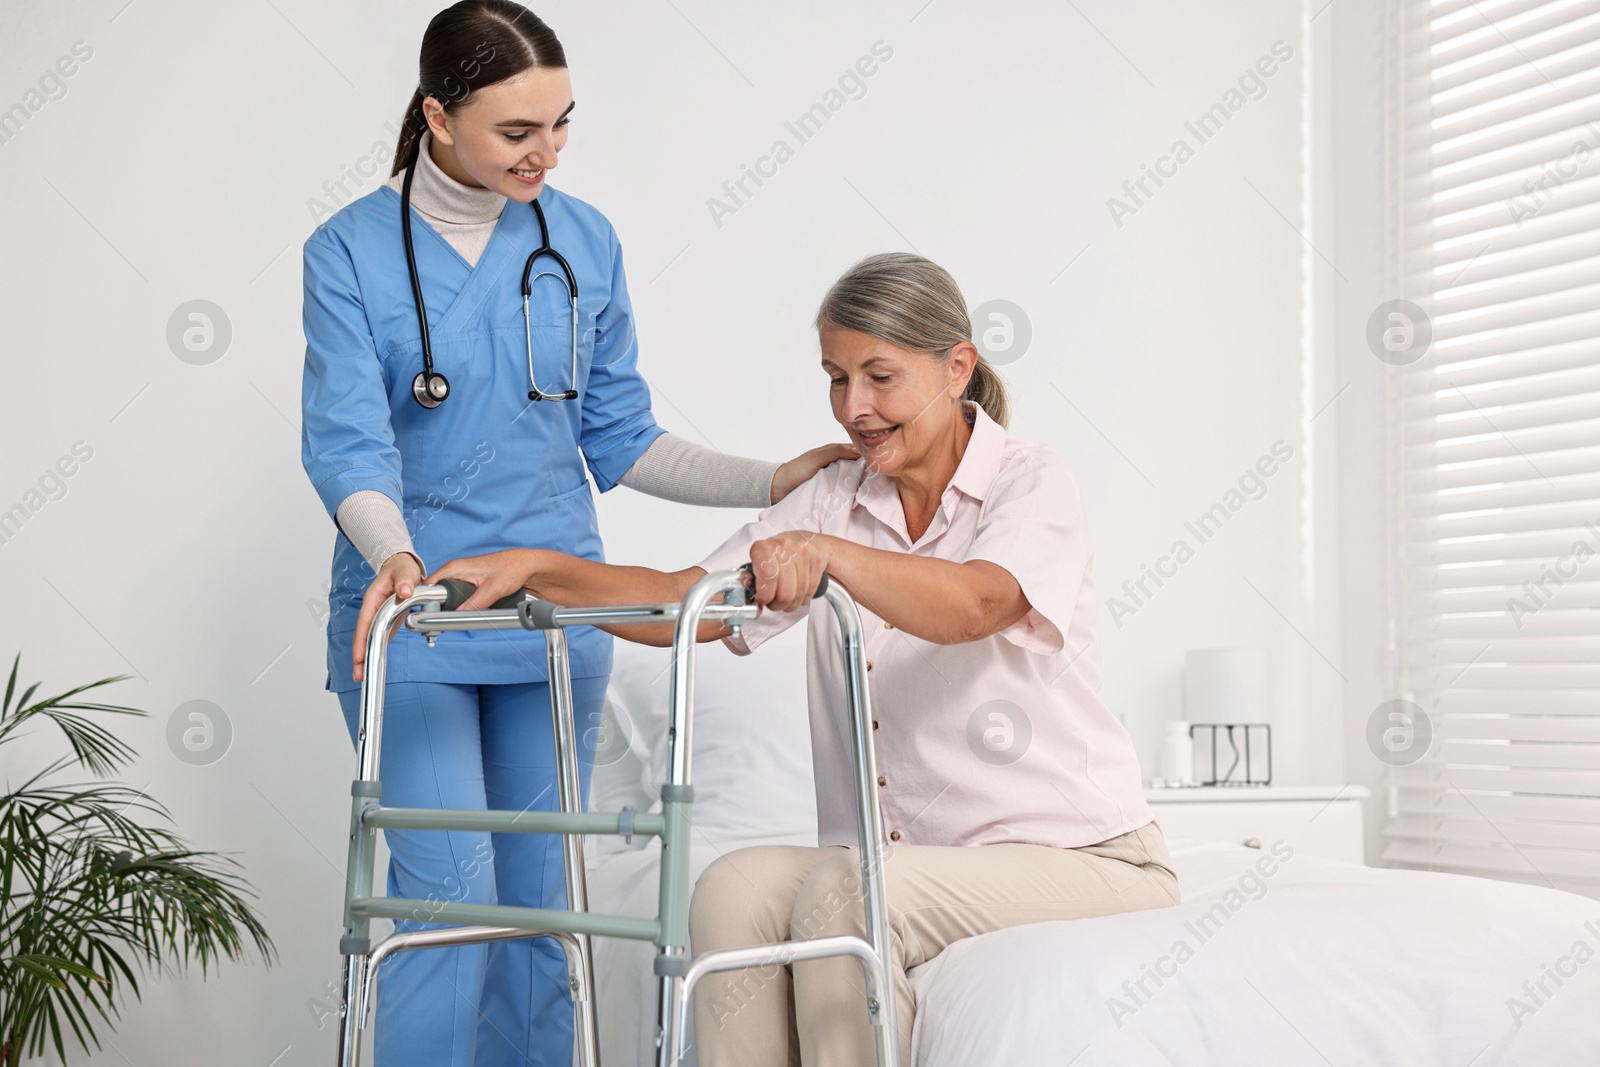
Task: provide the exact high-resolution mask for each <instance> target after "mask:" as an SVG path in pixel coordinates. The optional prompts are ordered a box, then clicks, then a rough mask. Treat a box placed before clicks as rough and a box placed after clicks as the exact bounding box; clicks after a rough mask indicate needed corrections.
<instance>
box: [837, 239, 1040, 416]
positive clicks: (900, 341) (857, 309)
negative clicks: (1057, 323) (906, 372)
mask: <svg viewBox="0 0 1600 1067" xmlns="http://www.w3.org/2000/svg"><path fill="white" fill-rule="evenodd" d="M816 326H817V329H819V330H820V329H822V328H823V327H824V326H833V327H837V328H838V329H841V330H851V331H854V332H855V333H864V334H866V335H867V336H869V337H876V338H878V339H879V340H880V341H887V342H889V343H890V344H892V345H895V346H896V347H898V348H905V349H909V350H911V351H913V352H922V353H924V354H926V355H927V356H929V357H931V358H932V359H934V360H936V361H937V362H940V363H943V362H945V361H946V360H948V359H949V358H950V350H951V349H952V348H954V347H955V346H956V345H958V344H961V343H962V342H963V341H970V340H972V320H971V319H970V318H969V317H968V316H967V302H966V300H965V299H964V298H963V297H962V295H961V287H960V286H958V285H957V284H956V280H955V279H954V278H952V277H951V276H950V272H949V271H947V270H945V269H944V268H943V267H941V266H939V265H938V264H937V263H935V262H933V261H932V260H930V259H926V258H924V257H922V256H918V255H914V254H912V253H910V252H884V253H881V254H879V255H876V256H868V257H867V258H866V259H863V260H862V261H861V262H860V263H857V264H856V265H855V266H853V267H851V268H850V269H849V270H847V271H845V272H844V275H843V276H842V277H840V279H839V280H838V281H836V282H834V283H833V288H831V289H829V290H828V295H827V296H825V297H823V298H822V306H821V307H820V308H818V309H817V318H816ZM963 397H964V399H967V400H974V401H976V402H977V404H978V406H979V407H981V408H983V410H984V411H985V412H987V413H988V415H989V417H990V418H991V419H993V420H994V421H995V422H997V423H999V424H1000V425H1001V426H1004V425H1006V419H1007V417H1008V415H1009V412H1008V410H1007V406H1006V387H1005V383H1004V382H1003V381H1001V380H1000V374H999V372H997V371H996V370H995V369H994V367H992V366H990V365H989V361H988V360H986V359H984V358H983V355H982V354H981V353H980V354H979V356H978V362H977V364H976V365H975V366H974V367H973V369H972V377H971V378H970V379H968V381H967V391H966V393H964V394H963Z"/></svg>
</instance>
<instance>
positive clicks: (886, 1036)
mask: <svg viewBox="0 0 1600 1067" xmlns="http://www.w3.org/2000/svg"><path fill="white" fill-rule="evenodd" d="M743 570H744V572H745V573H744V574H741V572H740V571H735V570H721V571H714V572H712V573H710V574H707V575H705V576H704V577H703V578H701V579H700V580H699V581H697V582H696V583H695V584H694V585H693V586H692V587H691V588H690V589H689V591H688V593H687V594H686V595H685V596H684V599H683V601H682V603H679V604H640V605H628V606H604V607H558V606H556V605H554V604H551V603H549V602H547V601H542V600H538V599H534V598H531V597H527V596H525V595H522V594H518V595H517V596H515V597H511V598H507V599H506V600H504V601H501V602H500V603H497V604H496V605H494V607H493V608H492V609H490V610H487V611H461V610H458V609H459V606H460V605H461V604H462V603H463V602H465V600H466V599H467V597H468V596H470V595H471V594H472V592H473V587H472V586H470V585H468V584H467V583H464V582H452V581H449V580H446V581H445V582H443V583H441V584H438V585H420V586H417V587H416V588H415V590H413V593H412V595H411V596H410V597H408V598H406V599H404V600H397V599H396V598H394V597H390V598H389V599H388V600H387V601H385V602H384V604H383V606H382V607H381V608H380V609H379V611H378V613H377V617H376V618H375V619H374V620H373V623H372V629H371V631H370V633H369V636H368V640H367V655H366V673H365V677H364V678H363V681H362V688H361V707H360V724H359V729H358V733H357V740H356V748H357V775H356V778H355V780H354V781H353V782H352V783H351V788H350V794H351V806H350V839H349V841H350V843H349V856H348V861H347V870H346V878H345V898H344V931H343V936H342V937H341V939H340V942H339V952H340V954H341V955H342V956H343V957H344V980H343V983H342V1002H341V1026H340V1034H339V1047H338V1062H339V1067H356V1065H357V1064H359V1063H360V1055H361V1038H362V1034H363V1031H364V1030H365V1029H366V1026H367V1023H368V1019H369V1018H370V1015H371V1008H372V1002H373V999H374V998H373V996H372V995H371V994H372V992H373V989H374V987H375V985H376V976H377V972H378V969H379V967H380V966H381V965H382V964H383V962H384V960H386V959H388V958H389V957H391V956H393V955H394V954H395V953H397V952H408V951H422V950H427V949H434V948H441V947H447V946H452V945H463V944H474V943H483V942H491V941H507V940H513V939H518V938H525V937H533V936H540V937H552V938H554V939H555V940H556V941H558V942H559V943H560V945H561V947H562V949H563V950H564V952H565V954H566V957H567V965H568V974H569V986H570V988H571V990H572V994H573V1003H574V1012H575V1018H574V1035H575V1036H574V1058H575V1060H576V1061H577V1063H578V1064H579V1065H580V1067H598V1064H599V1059H600V1047H599V1040H600V1037H599V1035H600V1032H601V1030H600V1023H599V1017H600V1012H601V1006H600V1004H599V1003H598V1002H597V997H596V990H595V980H594V958H593V948H594V945H593V941H592V939H594V938H601V939H607V938H614V939H621V940H629V941H632V942H636V943H638V944H640V945H648V946H649V947H650V951H649V953H648V955H649V956H650V957H652V958H651V960H650V962H649V968H648V973H649V974H650V975H651V976H652V978H651V980H652V983H653V984H654V986H655V990H656V998H655V1001H656V1002H655V1010H654V1015H655V1019H656V1025H655V1028H654V1033H653V1035H652V1044H653V1046H654V1047H653V1049H652V1052H651V1054H650V1055H649V1056H648V1057H647V1060H646V1062H652V1061H653V1062H654V1063H656V1064H657V1067H677V1065H679V1064H681V1063H683V1062H684V1061H685V1054H686V1050H687V1047H688V1039H687V1032H688V1020H689V1018H690V1017H691V1015H692V1011H691V1006H692V998H693V996H694V992H695V987H696V986H697V984H698V983H699V982H700V981H701V980H702V979H704V978H706V977H708V976H711V975H715V974H719V973H721V972H725V971H736V970H742V969H745V968H752V967H767V966H771V965H773V964H787V963H790V962H793V961H796V960H807V959H819V958H823V957H828V956H852V957H854V958H855V959H856V960H857V961H858V962H859V963H860V965H861V969H862V974H863V976H864V979H865V983H864V984H865V997H864V1001H865V1008H866V1010H867V1012H868V1013H869V1016H870V1017H871V1019H872V1022H873V1033H874V1040H875V1044H876V1050H877V1061H878V1064H879V1067H898V1060H899V1045H898V1037H897V1033H896V1030H895V1023H894V1019H895V1009H894V984H893V983H892V982H891V981H889V980H888V966H889V960H890V955H889V928H888V912H887V907H886V903H885V900H884V895H883V883H882V872H881V864H882V855H881V847H882V840H883V834H882V827H881V824H880V815H879V810H878V800H877V772H876V770H875V767H874V762H873V753H872V745H871V743H870V741H869V737H870V723H871V719H872V710H871V700H870V695H869V693H868V689H867V684H866V659H865V653H864V650H863V646H862V634H861V620H860V617H859V615H858V614H857V612H856V608H855V604H854V602H853V601H852V600H851V599H850V595H849V594H848V593H847V592H845V590H844V588H843V587H842V586H840V585H839V584H838V583H836V582H831V581H830V580H829V579H828V577H827V576H826V575H824V576H823V579H822V582H821V584H820V585H819V586H818V588H817V591H816V593H815V597H817V598H823V599H826V600H827V602H828V604H829V606H830V607H831V608H832V609H833V612H834V615H835V617H836V618H837V620H838V622H839V629H840V632H841V635H842V652H843V655H844V665H845V670H844V678H845V686H846V690H847V698H848V704H849V708H850V733H851V742H852V743H851V751H852V753H853V757H854V763H855V782H856V790H855V799H856V809H857V820H856V821H857V833H858V837H859V842H860V854H861V874H862V897H863V906H864V907H865V909H866V928H867V931H866V932H867V937H866V938H865V939H864V940H863V939H862V938H859V937H851V936H840V937H826V938H817V939H815V940H812V941H806V942H802V943H792V942H783V943H779V944H772V945H757V946H752V947H748V948H739V949H728V950H723V951H720V952H712V953H701V954H699V955H694V956H691V955H690V954H689V946H688V909H689V891H690V871H689V863H690V858H691V857H690V842H691V840H692V833H693V821H692V811H693V807H694V801H695V795H694V786H693V784H692V781H691V764H692V759H691V757H692V754H693V725H694V690H695V683H694V668H695V650H696V641H695V636H696V634H697V632H698V631H699V624H700V623H701V622H702V621H712V620H720V621H722V622H724V623H726V624H727V625H728V626H729V627H730V628H731V629H733V630H734V632H737V631H738V628H739V626H741V625H742V624H743V623H745V622H748V621H750V620H752V619H754V618H755V616H756V612H757V609H756V608H755V607H754V606H753V605H751V604H747V603H746V599H747V593H746V589H747V586H746V582H745V578H746V577H747V576H748V577H749V578H750V580H751V581H753V575H752V574H750V571H749V567H748V565H747V566H746V567H745V568H744V569H743ZM719 597H720V598H721V602H720V603H713V600H714V599H716V598H719ZM397 622H398V623H400V624H402V625H404V626H406V627H407V628H408V629H411V630H414V631H417V632H419V633H421V634H423V635H425V636H426V637H427V639H428V644H429V645H430V646H432V645H433V644H434V643H435V642H436V641H437V638H438V636H439V635H440V634H443V633H448V632H452V631H462V630H488V629H501V630H503V629H514V628H521V629H524V630H538V631H540V632H541V633H542V635H543V637H544V645H545V650H546V656H547V663H548V666H549V678H550V692H551V705H552V708H551V716H552V724H551V727H552V730H553V732H554V738H555V752H556V762H557V791H558V795H559V800H560V808H561V810H560V811H555V812H536V811H494V810H490V811H471V810H446V809H438V808H397V807H386V806H384V805H383V803H382V795H383V783H382V781H381V780H380V779H379V774H378V769H379V767H381V765H382V763H381V751H382V736H383V695H384V683H385V678H386V667H387V663H388V643H389V639H390V635H391V634H392V633H393V632H394V627H395V624H396V623H397ZM663 622H670V623H672V624H673V643H672V649H671V660H670V669H669V670H668V671H664V672H662V673H663V674H667V673H670V675H671V680H670V695H669V696H668V698H667V701H666V707H667V713H666V720H665V729H664V730H662V731H661V738H662V740H663V742H664V745H665V750H664V755H665V759H666V765H665V773H664V774H663V775H662V777H661V778H660V779H658V783H659V798H660V801H659V805H657V808H656V810H652V811H644V812H641V811H639V809H638V808H637V807H635V806H631V805H630V806H624V807H623V808H621V809H619V810H618V811H597V810H594V806H593V805H591V809H590V810H589V811H587V812H585V811H581V810H580V807H581V805H580V803H579V776H578V759H577V744H576V724H575V723H574V721H573V710H572V689H571V671H570V666H569V664H568V661H567V652H566V649H567V643H566V635H565V630H566V628H567V627H570V626H583V625H635V624H649V623H655V624H660V623H663ZM436 654H439V655H444V654H446V653H445V651H444V650H440V651H439V652H438V653H436ZM380 830H410V831H442V830H477V831H492V832H498V833H557V834H561V835H562V837H563V842H564V853H563V854H564V859H565V868H566V890H567V902H568V907H567V908H564V909H551V908H525V907H513V906H509V905H488V904H470V903H465V902H458V901H431V900H430V901H422V900H404V899H396V898H390V897H383V896H374V895H373V868H374V866H375V863H376V853H377V834H378V831H380ZM584 835H616V836H619V837H622V838H623V839H624V841H625V842H626V841H629V840H631V839H633V838H639V839H641V840H643V839H649V840H652V841H658V842H659V848H657V849H653V850H652V854H653V856H654V858H655V861H656V870H655V872H654V873H653V876H652V880H653V881H654V883H655V887H656V888H655V892H654V894H653V904H654V910H655V914H654V916H653V917H650V916H648V914H647V915H640V914H639V913H640V912H641V911H642V912H646V913H648V912H649V910H650V902H649V901H645V902H642V903H643V904H644V905H645V906H642V907H640V908H637V909H632V910H630V911H629V912H610V911H604V910H602V911H598V912H596V911H593V910H592V909H591V907H590V900H589V897H588V890H587V871H586V867H585V863H584V853H583V836H584ZM418 917H426V919H427V921H428V922H430V923H439V924H444V925H442V926H436V927H432V928H426V929H421V930H415V931H405V932H395V933H391V934H389V935H388V936H387V937H382V938H379V939H377V940H374V938H373V936H372V935H373V930H372V921H373V920H374V919H390V920H405V919H412V918H418ZM620 1010H621V1011H622V1012H625V1013H631V1012H634V1011H643V1010H644V1007H643V1004H642V1003H640V1004H628V1005H622V1006H620ZM630 1062H631V1061H630Z"/></svg>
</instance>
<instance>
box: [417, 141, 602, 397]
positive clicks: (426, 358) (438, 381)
mask: <svg viewBox="0 0 1600 1067" xmlns="http://www.w3.org/2000/svg"><path fill="white" fill-rule="evenodd" d="M421 155H422V148H421V146H420V145H419V146H418V147H417V149H416V151H415V152H414V153H413V155H412V157H411V162H410V163H408V164H406V176H405V180H404V181H402V182H401V183H400V232H401V234H402V236H403V238H404V241H405V247H406V271H407V273H408V274H409V275H410V276H411V297H412V301H413V302H414V303H415V304H416V308H417V331H418V333H420V334H421V336H422V370H421V371H420V372H419V373H418V374H417V376H416V377H415V378H413V379H411V395H412V396H413V397H415V398H416V401H417V403H419V404H421V405H422V406H423V407H425V408H427V409H429V410H430V411H431V410H432V409H434V408H436V407H438V406H439V405H440V404H442V403H444V402H445V398H446V397H448V396H449V395H450V382H449V381H448V380H447V379H446V378H445V376H444V375H442V374H440V373H439V372H438V371H436V370H434V369H433V339H432V338H431V337H430V336H429V335H428V312H427V309H426V308H425V307H424V306H423V303H422V281H421V279H420V278H418V277H417V254H416V251H415V250H414V249H413V248H412V245H411V179H412V177H413V176H414V175H415V174H416V170H417V160H418V159H420V158H421ZM532 203H533V214H534V217H535V218H537V219H538V220H539V247H538V248H536V249H534V251H533V254H532V255H530V256H529V257H528V260H527V263H526V264H524V265H523V268H522V329H523V336H524V339H525V340H526V342H527V355H528V384H529V385H530V386H532V388H531V389H529V390H528V399H529V400H531V401H537V400H576V399H578V278H577V275H576V274H574V273H573V271H572V266H571V264H569V263H568V262H567V260H566V257H564V256H563V255H562V254H561V253H560V252H557V251H556V250H555V249H554V248H551V247H550V227H549V224H548V223H546V222H545V218H544V208H542V207H540V206H539V201H538V200H534V201H533V202H532ZM541 256H544V257H548V258H550V259H552V260H554V261H555V264H556V266H558V267H560V268H561V270H560V274H559V277H560V278H561V280H562V281H563V282H565V283H566V290H567V304H568V308H569V309H570V311H571V315H572V336H571V338H570V341H571V352H572V386H571V388H568V389H564V390H561V391H560V392H554V393H547V392H545V391H544V390H543V389H541V388H539V382H538V380H537V379H536V378H534V376H533V323H532V319H531V318H530V316H529V310H528V300H529V298H530V297H531V296H532V294H533V280H534V279H535V278H539V277H543V276H544V275H546V274H551V275H555V274H556V272H555V271H552V270H544V271H540V272H539V273H538V274H535V273H534V271H533V267H534V264H535V263H536V262H537V261H538V260H539V258H540V257H541Z"/></svg>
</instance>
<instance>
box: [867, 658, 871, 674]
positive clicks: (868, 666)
mask: <svg viewBox="0 0 1600 1067" xmlns="http://www.w3.org/2000/svg"><path fill="white" fill-rule="evenodd" d="M871 669H872V661H871V660H870V659H869V660H867V670H869V671H870V670H871Z"/></svg>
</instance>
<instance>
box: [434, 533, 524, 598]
mask: <svg viewBox="0 0 1600 1067" xmlns="http://www.w3.org/2000/svg"><path fill="white" fill-rule="evenodd" d="M534 558H535V557H534V555H533V552H532V550H530V549H526V548H508V549H506V550H505V551H504V552H490V553H489V554H488V555H486V556H465V557H463V558H461V559H453V560H451V561H450V562H449V563H446V564H445V565H444V566H443V567H440V568H439V569H438V570H436V571H434V572H433V573H432V574H430V575H428V581H430V582H437V581H439V580H440V579H441V578H459V579H460V580H461V581H464V582H471V583H472V584H473V585H475V586H477V587H478V591H477V592H475V593H473V594H472V595H471V596H470V597H468V598H467V599H466V600H465V601H463V602H462V604H461V606H460V607H459V608H457V609H456V610H457V611H482V610H483V609H484V608H487V607H490V606H492V605H493V604H494V602H495V601H497V600H500V599H501V598H503V597H507V596H510V595H511V594H512V593H515V592H516V591H517V590H519V589H523V588H526V587H527V584H528V582H529V580H530V579H531V578H532V577H533V569H534V568H533V561H534Z"/></svg>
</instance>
